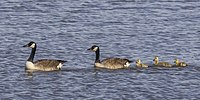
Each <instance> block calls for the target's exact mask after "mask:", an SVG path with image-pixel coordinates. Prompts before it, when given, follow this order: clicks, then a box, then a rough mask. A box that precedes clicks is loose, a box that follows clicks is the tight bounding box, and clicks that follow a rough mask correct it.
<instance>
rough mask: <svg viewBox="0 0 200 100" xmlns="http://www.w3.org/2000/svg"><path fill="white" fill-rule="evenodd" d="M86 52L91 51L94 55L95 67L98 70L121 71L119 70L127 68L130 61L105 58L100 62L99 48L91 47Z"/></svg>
mask: <svg viewBox="0 0 200 100" xmlns="http://www.w3.org/2000/svg"><path fill="white" fill-rule="evenodd" d="M88 50H90V51H93V52H95V53H96V59H95V63H94V65H95V67H98V68H107V69H121V68H128V67H129V66H130V63H131V62H132V61H130V60H128V59H125V58H106V59H104V60H102V61H100V58H99V56H100V49H99V46H96V45H93V46H92V47H91V48H89V49H88Z"/></svg>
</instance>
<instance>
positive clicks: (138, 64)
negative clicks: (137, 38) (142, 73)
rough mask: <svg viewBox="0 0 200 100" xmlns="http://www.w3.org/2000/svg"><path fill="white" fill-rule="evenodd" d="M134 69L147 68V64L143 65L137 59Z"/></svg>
mask: <svg viewBox="0 0 200 100" xmlns="http://www.w3.org/2000/svg"><path fill="white" fill-rule="evenodd" d="M136 67H138V68H139V67H141V68H147V67H148V65H147V64H143V63H142V62H141V60H140V59H137V60H136Z"/></svg>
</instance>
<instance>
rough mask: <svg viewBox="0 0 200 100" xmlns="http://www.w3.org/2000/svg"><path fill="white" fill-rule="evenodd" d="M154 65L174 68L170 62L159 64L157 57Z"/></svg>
mask: <svg viewBox="0 0 200 100" xmlns="http://www.w3.org/2000/svg"><path fill="white" fill-rule="evenodd" d="M153 61H154V65H155V66H159V67H172V65H171V64H170V63H168V62H159V59H158V56H155V58H154V59H153Z"/></svg>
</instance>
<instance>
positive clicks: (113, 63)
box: [95, 58, 132, 69]
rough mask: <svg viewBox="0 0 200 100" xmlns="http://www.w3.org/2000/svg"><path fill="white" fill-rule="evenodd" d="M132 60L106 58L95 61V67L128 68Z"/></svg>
mask: <svg viewBox="0 0 200 100" xmlns="http://www.w3.org/2000/svg"><path fill="white" fill-rule="evenodd" d="M131 62H132V61H130V60H128V59H123V58H107V59H104V60H102V61H101V62H100V63H96V64H95V66H96V67H104V68H109V69H120V68H128V67H129V66H130V63H131Z"/></svg>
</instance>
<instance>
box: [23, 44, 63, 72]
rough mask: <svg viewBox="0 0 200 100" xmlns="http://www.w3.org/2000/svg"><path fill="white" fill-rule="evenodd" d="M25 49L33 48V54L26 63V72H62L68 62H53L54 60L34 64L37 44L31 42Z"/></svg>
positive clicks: (44, 60)
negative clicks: (63, 66)
mask: <svg viewBox="0 0 200 100" xmlns="http://www.w3.org/2000/svg"><path fill="white" fill-rule="evenodd" d="M23 47H30V48H32V51H31V54H30V56H29V58H28V59H27V61H26V68H25V69H26V70H40V71H54V70H60V69H61V67H62V65H63V63H64V62H66V61H63V60H52V59H42V60H38V61H35V62H33V59H34V55H35V52H36V48H37V45H36V43H35V42H33V41H31V42H29V43H28V44H27V45H24V46H23Z"/></svg>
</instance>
